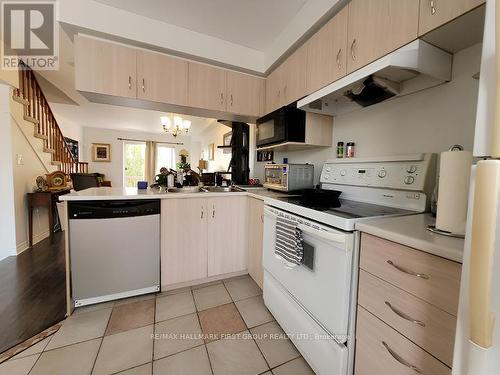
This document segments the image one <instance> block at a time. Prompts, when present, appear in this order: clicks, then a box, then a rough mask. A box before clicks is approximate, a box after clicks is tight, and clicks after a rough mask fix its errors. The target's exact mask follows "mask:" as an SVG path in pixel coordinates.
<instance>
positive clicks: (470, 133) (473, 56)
mask: <svg viewBox="0 0 500 375" xmlns="http://www.w3.org/2000/svg"><path fill="white" fill-rule="evenodd" d="M480 59H481V44H477V45H474V46H472V47H470V48H467V49H465V50H462V51H460V52H458V53H457V54H455V56H454V59H453V79H452V81H451V82H449V83H446V84H443V85H441V86H438V87H434V88H432V89H428V90H424V91H421V92H419V93H415V94H412V95H408V96H406V97H402V98H397V99H394V100H390V101H386V102H383V103H380V104H377V105H374V106H371V107H367V108H364V109H361V110H358V111H355V112H351V113H348V114H345V115H341V116H337V117H335V119H334V126H333V145H336V144H337V142H338V141H344V143H346V142H350V141H352V142H355V143H356V156H359V157H364V156H383V155H387V156H389V155H397V154H408V153H419V152H436V153H439V152H442V151H446V150H447V149H448V148H449V146H451V145H453V144H461V145H463V146H464V147H465V149H467V150H472V146H473V140H474V126H475V116H476V103H477V93H478V86H479V81H478V80H475V79H473V78H472V75H473V74H475V73H477V72H478V71H479V67H480ZM335 156H336V147H335V146H333V147H330V148H326V149H316V150H308V151H295V152H287V153H275V158H274V159H275V162H277V163H280V162H282V158H283V157H288V160H289V162H291V163H312V164H314V165H315V176H316V183H317V182H319V175H320V173H321V168H322V166H323V163H324V162H325V161H326V160H327V159H333V158H335ZM256 164H257V166H256V167H257V168H256V172H257V173H258V174H257V177H259V178H262V176H263V175H262V167H259V165H258V164H261V163H256Z"/></svg>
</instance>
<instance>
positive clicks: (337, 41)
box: [306, 7, 349, 94]
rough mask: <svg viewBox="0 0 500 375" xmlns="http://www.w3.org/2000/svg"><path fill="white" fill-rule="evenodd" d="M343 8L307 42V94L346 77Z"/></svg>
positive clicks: (344, 12) (345, 36) (344, 14)
mask: <svg viewBox="0 0 500 375" xmlns="http://www.w3.org/2000/svg"><path fill="white" fill-rule="evenodd" d="M348 15H349V11H348V7H344V8H343V9H342V10H341V11H340V12H339V13H338V14H337V15H336V16H335V17H333V18H332V19H331V20H330V21H328V23H327V24H326V25H324V26H323V27H322V28H321V29H320V30H319V31H318V32H317V33H316V34H314V35H313V36H312V37H311V38H310V39H309V40H308V41H307V42H306V45H307V79H306V82H307V93H308V94H310V93H312V92H314V91H316V90H319V89H320V88H322V87H324V86H326V85H329V84H330V83H332V82H334V81H336V80H337V79H339V78H342V77H343V76H345V75H346V71H347V68H346V62H347V54H346V51H347V17H348Z"/></svg>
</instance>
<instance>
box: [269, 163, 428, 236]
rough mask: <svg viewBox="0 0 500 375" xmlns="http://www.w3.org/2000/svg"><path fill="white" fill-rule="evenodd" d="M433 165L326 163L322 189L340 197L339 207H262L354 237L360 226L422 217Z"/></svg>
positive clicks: (294, 200)
mask: <svg viewBox="0 0 500 375" xmlns="http://www.w3.org/2000/svg"><path fill="white" fill-rule="evenodd" d="M435 165H436V159H435V155H434V154H412V155H402V156H396V157H390V158H389V157H386V158H364V159H361V158H353V159H337V160H330V161H327V162H326V163H325V165H324V167H323V171H322V173H321V180H320V182H321V188H322V189H325V190H337V191H340V192H342V194H341V195H340V199H339V203H340V205H338V204H335V202H333V203H332V206H328V205H324V204H319V205H317V206H316V205H314V204H311V202H307V203H304V202H301V199H300V197H290V198H278V199H269V200H267V201H266V204H267V205H269V206H272V207H275V208H278V209H280V210H284V211H287V212H290V213H293V214H296V215H299V216H302V217H305V218H308V219H311V220H315V221H318V222H320V223H322V224H326V225H330V226H332V227H335V228H338V229H342V230H346V231H353V230H354V229H355V224H356V222H359V221H362V220H367V219H373V218H375V217H381V216H400V215H409V214H415V213H421V212H425V211H426V209H427V208H428V207H429V201H430V199H429V198H430V194H431V192H432V188H433V186H434V183H435ZM319 203H322V202H319Z"/></svg>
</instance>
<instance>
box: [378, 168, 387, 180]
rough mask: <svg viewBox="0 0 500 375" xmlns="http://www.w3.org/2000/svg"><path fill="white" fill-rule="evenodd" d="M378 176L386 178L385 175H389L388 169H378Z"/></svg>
mask: <svg viewBox="0 0 500 375" xmlns="http://www.w3.org/2000/svg"><path fill="white" fill-rule="evenodd" d="M378 176H379V177H380V178H384V177H385V176H387V171H386V170H385V169H381V170H380V171H378Z"/></svg>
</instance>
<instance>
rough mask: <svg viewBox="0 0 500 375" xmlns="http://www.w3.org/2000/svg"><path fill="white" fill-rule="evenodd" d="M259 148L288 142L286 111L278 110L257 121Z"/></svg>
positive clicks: (257, 142)
mask: <svg viewBox="0 0 500 375" xmlns="http://www.w3.org/2000/svg"><path fill="white" fill-rule="evenodd" d="M256 125H257V132H256V133H257V134H256V137H257V140H256V144H257V147H262V146H266V145H271V144H275V143H281V142H286V125H285V118H284V111H283V110H282V109H278V110H277V111H274V112H272V113H270V114H268V115H266V116H264V117H261V118H259V119H258V120H257V123H256Z"/></svg>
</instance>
